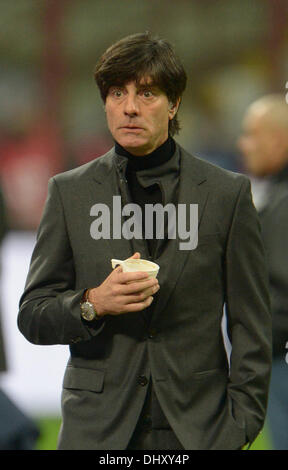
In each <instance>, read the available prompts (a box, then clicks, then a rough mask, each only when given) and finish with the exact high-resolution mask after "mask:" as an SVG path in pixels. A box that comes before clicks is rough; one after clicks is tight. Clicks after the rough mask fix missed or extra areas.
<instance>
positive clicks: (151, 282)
mask: <svg viewBox="0 0 288 470" xmlns="http://www.w3.org/2000/svg"><path fill="white" fill-rule="evenodd" d="M154 287H156V288H157V290H158V288H159V283H158V281H157V279H148V280H144V281H138V282H131V283H129V284H126V285H121V293H122V294H124V295H131V294H136V293H138V292H143V291H145V290H146V289H151V288H154Z"/></svg>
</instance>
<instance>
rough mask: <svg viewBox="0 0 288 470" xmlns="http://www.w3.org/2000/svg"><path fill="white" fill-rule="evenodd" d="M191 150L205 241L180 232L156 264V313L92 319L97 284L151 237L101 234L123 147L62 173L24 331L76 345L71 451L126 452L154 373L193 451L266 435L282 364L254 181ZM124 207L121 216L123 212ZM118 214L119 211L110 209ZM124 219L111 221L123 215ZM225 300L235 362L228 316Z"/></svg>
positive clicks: (55, 184)
mask: <svg viewBox="0 0 288 470" xmlns="http://www.w3.org/2000/svg"><path fill="white" fill-rule="evenodd" d="M177 151H180V152H181V171H180V186H179V195H178V203H179V204H180V203H181V204H186V205H187V206H186V207H187V211H188V212H189V204H198V210H199V239H198V246H197V248H196V249H194V250H190V251H189V250H187V251H185V250H179V241H181V240H179V238H178V236H177V238H176V239H171V240H169V241H168V243H167V245H166V246H165V249H164V251H163V252H162V253H161V254H160V256H159V257H158V258H157V259H155V261H156V262H157V263H158V264H159V265H160V272H159V276H158V278H159V284H160V286H161V289H160V291H159V292H158V293H157V294H156V296H155V300H154V302H153V304H154V305H153V304H152V305H153V314H152V319H151V322H149V321H148V316H147V312H146V311H145V310H144V311H142V312H138V313H129V314H125V315H119V316H109V315H108V316H106V317H105V318H104V319H103V320H101V321H100V323H98V324H97V326H96V327H90V328H89V326H87V325H85V324H84V322H83V321H82V320H81V317H80V308H79V304H80V301H81V298H82V295H83V292H84V289H85V288H87V287H93V286H97V285H99V284H100V283H102V282H103V280H104V279H105V278H106V277H107V276H108V275H109V273H110V272H111V262H110V260H111V258H118V259H125V258H127V257H129V256H131V255H132V254H133V252H134V250H138V251H140V253H141V255H142V257H144V256H145V246H144V244H145V241H144V240H132V241H128V240H125V239H114V240H113V239H110V240H104V239H100V240H95V239H93V238H92V237H91V235H90V226H91V222H92V221H93V220H94V218H93V217H91V216H90V209H91V207H92V206H93V205H94V204H95V203H98V202H101V203H105V204H106V205H107V206H109V207H112V198H113V195H117V194H118V195H119V189H118V180H117V176H116V171H115V167H114V164H113V161H114V149H112V150H111V151H110V152H108V153H107V154H106V155H104V156H102V157H100V158H98V159H96V160H94V161H92V162H90V163H88V164H85V165H83V166H81V167H79V168H77V169H74V170H71V171H68V172H65V173H62V174H59V175H57V176H56V177H54V178H52V179H51V180H50V184H49V195H48V199H47V203H46V208H45V211H44V214H43V218H42V222H41V224H40V228H39V233H38V238H37V244H36V247H35V250H34V253H33V257H32V261H31V266H30V271H29V275H28V279H27V283H26V287H25V292H24V294H23V296H22V298H21V300H20V312H19V317H18V325H19V328H20V330H21V331H22V333H23V334H24V335H25V336H26V338H27V339H28V340H29V341H31V342H33V343H35V344H58V343H59V344H69V345H70V351H71V357H70V359H69V362H68V365H67V368H66V372H65V376H64V382H63V394H62V412H63V424H62V430H61V433H60V439H59V448H60V449H102V450H103V449H125V448H126V446H127V444H128V441H129V439H130V436H131V434H132V432H133V429H134V427H135V425H136V422H137V418H138V416H139V414H140V411H141V408H142V405H143V401H144V398H145V393H146V385H145V384H146V383H147V381H146V380H145V378H147V379H149V377H150V376H152V380H153V383H154V389H155V392H156V394H157V397H158V400H159V402H160V404H161V407H162V409H163V411H164V413H165V415H166V416H167V419H168V421H169V422H170V424H171V426H172V428H173V430H174V432H175V433H176V435H177V437H178V439H179V440H180V442H181V443H182V445H183V447H184V448H185V449H235V448H238V447H239V446H241V445H243V444H244V443H245V442H246V441H252V440H253V439H254V438H255V436H256V435H257V434H258V432H259V431H260V429H261V427H262V425H263V420H264V416H265V410H266V401H267V392H268V384H269V377H270V367H271V317H270V308H269V295H268V289H267V274H266V265H265V260H264V255H263V247H262V242H261V237H260V230H259V221H258V218H257V214H256V211H255V208H254V206H253V204H252V202H251V193H250V183H249V180H248V178H246V177H245V176H243V175H240V174H236V173H231V172H228V171H225V170H223V169H220V168H218V167H216V166H214V165H212V164H210V163H207V162H205V161H202V160H201V159H198V158H195V157H193V156H191V155H189V154H187V153H186V152H185V151H184V150H183V149H181V148H180V147H179V146H178V147H177ZM111 213H112V211H111ZM111 219H112V217H111ZM111 223H112V220H111ZM224 304H226V310H227V317H228V330H229V335H230V340H231V343H232V353H231V368H230V370H229V367H228V360H227V355H226V351H225V347H224V342H223V337H222V331H221V319H222V314H223V306H224Z"/></svg>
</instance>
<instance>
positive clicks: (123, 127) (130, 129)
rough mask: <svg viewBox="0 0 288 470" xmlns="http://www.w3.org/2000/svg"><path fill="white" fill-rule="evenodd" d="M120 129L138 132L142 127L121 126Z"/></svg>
mask: <svg viewBox="0 0 288 470" xmlns="http://www.w3.org/2000/svg"><path fill="white" fill-rule="evenodd" d="M120 129H128V130H129V131H139V130H142V129H143V127H139V126H129V125H127V126H121V127H120Z"/></svg>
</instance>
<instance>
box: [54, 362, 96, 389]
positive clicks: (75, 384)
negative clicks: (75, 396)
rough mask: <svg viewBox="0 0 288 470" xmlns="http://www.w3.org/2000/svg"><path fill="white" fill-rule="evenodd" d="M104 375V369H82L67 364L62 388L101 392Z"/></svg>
mask: <svg viewBox="0 0 288 470" xmlns="http://www.w3.org/2000/svg"><path fill="white" fill-rule="evenodd" d="M104 376H105V370H104V369H83V368H80V367H71V366H68V367H67V368H66V372H65V375H64V379H63V388H68V389H74V390H89V391H91V392H102V390H103V387H104Z"/></svg>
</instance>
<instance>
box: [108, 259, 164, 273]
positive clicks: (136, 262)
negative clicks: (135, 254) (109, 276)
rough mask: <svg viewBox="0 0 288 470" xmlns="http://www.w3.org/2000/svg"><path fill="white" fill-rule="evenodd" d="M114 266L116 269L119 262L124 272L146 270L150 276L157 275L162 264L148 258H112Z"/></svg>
mask: <svg viewBox="0 0 288 470" xmlns="http://www.w3.org/2000/svg"><path fill="white" fill-rule="evenodd" d="M111 263H112V268H113V269H114V268H115V267H116V266H117V264H120V266H122V269H123V272H126V273H131V272H138V271H145V272H147V273H148V274H149V278H152V277H157V275H158V272H159V269H160V266H159V265H158V264H156V263H153V262H152V261H148V260H146V259H133V258H132V259H129V258H128V259H125V260H123V261H122V260H119V259H112V260H111Z"/></svg>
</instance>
